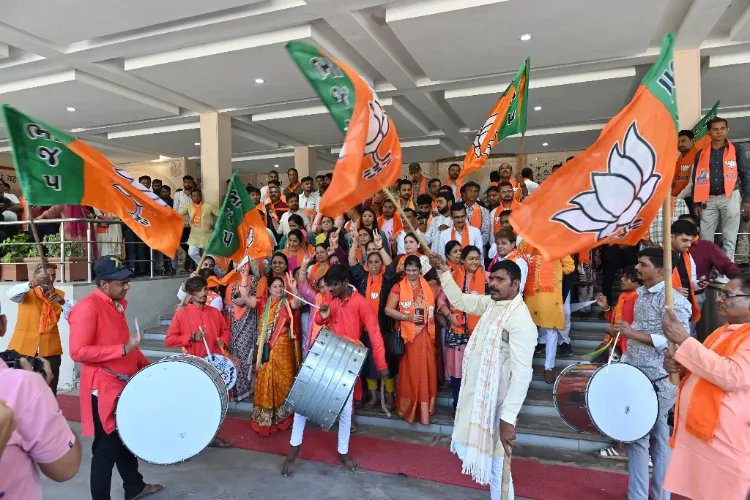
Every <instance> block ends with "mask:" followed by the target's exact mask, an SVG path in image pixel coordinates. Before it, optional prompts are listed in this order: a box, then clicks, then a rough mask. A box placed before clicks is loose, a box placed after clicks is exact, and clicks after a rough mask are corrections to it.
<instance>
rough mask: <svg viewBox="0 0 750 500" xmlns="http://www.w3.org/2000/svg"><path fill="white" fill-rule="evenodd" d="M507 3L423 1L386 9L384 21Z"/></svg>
mask: <svg viewBox="0 0 750 500" xmlns="http://www.w3.org/2000/svg"><path fill="white" fill-rule="evenodd" d="M507 1H508V0H425V1H423V2H416V3H411V4H407V5H401V6H398V7H391V8H389V9H386V11H385V21H386V22H387V23H393V22H396V21H404V20H406V19H414V18H418V17H425V16H433V15H435V14H445V13H446V12H454V11H457V10H464V9H471V8H474V7H483V6H485V5H492V4H496V3H503V2H507Z"/></svg>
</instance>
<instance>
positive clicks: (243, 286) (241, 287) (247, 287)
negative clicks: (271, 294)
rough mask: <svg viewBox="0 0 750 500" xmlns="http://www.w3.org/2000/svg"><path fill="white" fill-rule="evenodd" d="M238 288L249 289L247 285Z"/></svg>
mask: <svg viewBox="0 0 750 500" xmlns="http://www.w3.org/2000/svg"><path fill="white" fill-rule="evenodd" d="M240 288H249V287H248V286H247V285H240Z"/></svg>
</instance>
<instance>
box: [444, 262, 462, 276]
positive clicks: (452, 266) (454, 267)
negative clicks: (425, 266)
mask: <svg viewBox="0 0 750 500" xmlns="http://www.w3.org/2000/svg"><path fill="white" fill-rule="evenodd" d="M445 262H447V263H448V266H449V267H450V268H451V276H455V275H456V271H458V270H459V268H460V267H461V266H460V265H459V264H454V263H453V261H452V260H450V259H446V260H445Z"/></svg>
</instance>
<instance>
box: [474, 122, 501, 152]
mask: <svg viewBox="0 0 750 500" xmlns="http://www.w3.org/2000/svg"><path fill="white" fill-rule="evenodd" d="M495 118H497V113H495V114H493V115H490V116H488V117H487V121H486V122H484V125H482V128H480V129H479V132H477V136H476V137H475V138H474V156H476V157H477V158H481V157H482V154H484V155H485V156H489V154H490V151H491V150H492V145H493V144H494V143H495V138H494V137H493V138H492V139H490V142H488V143H487V149H485V151H484V153H483V152H482V142H484V138H485V137H486V136H487V132H489V130H490V128H491V127H492V125H493V124H494V123H495Z"/></svg>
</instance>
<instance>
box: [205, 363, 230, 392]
mask: <svg viewBox="0 0 750 500" xmlns="http://www.w3.org/2000/svg"><path fill="white" fill-rule="evenodd" d="M204 359H205V360H206V361H208V362H209V363H211V364H212V365H213V367H214V368H216V370H217V371H218V372H219V373H220V374H221V378H222V380H224V384H226V386H227V391H229V390H231V389H232V387H234V384H236V383H237V368H236V367H235V366H234V363H232V362H231V361H230V360H229V358H227V357H226V356H222V355H221V354H209V355H208V356H206V357H205V358H204Z"/></svg>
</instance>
